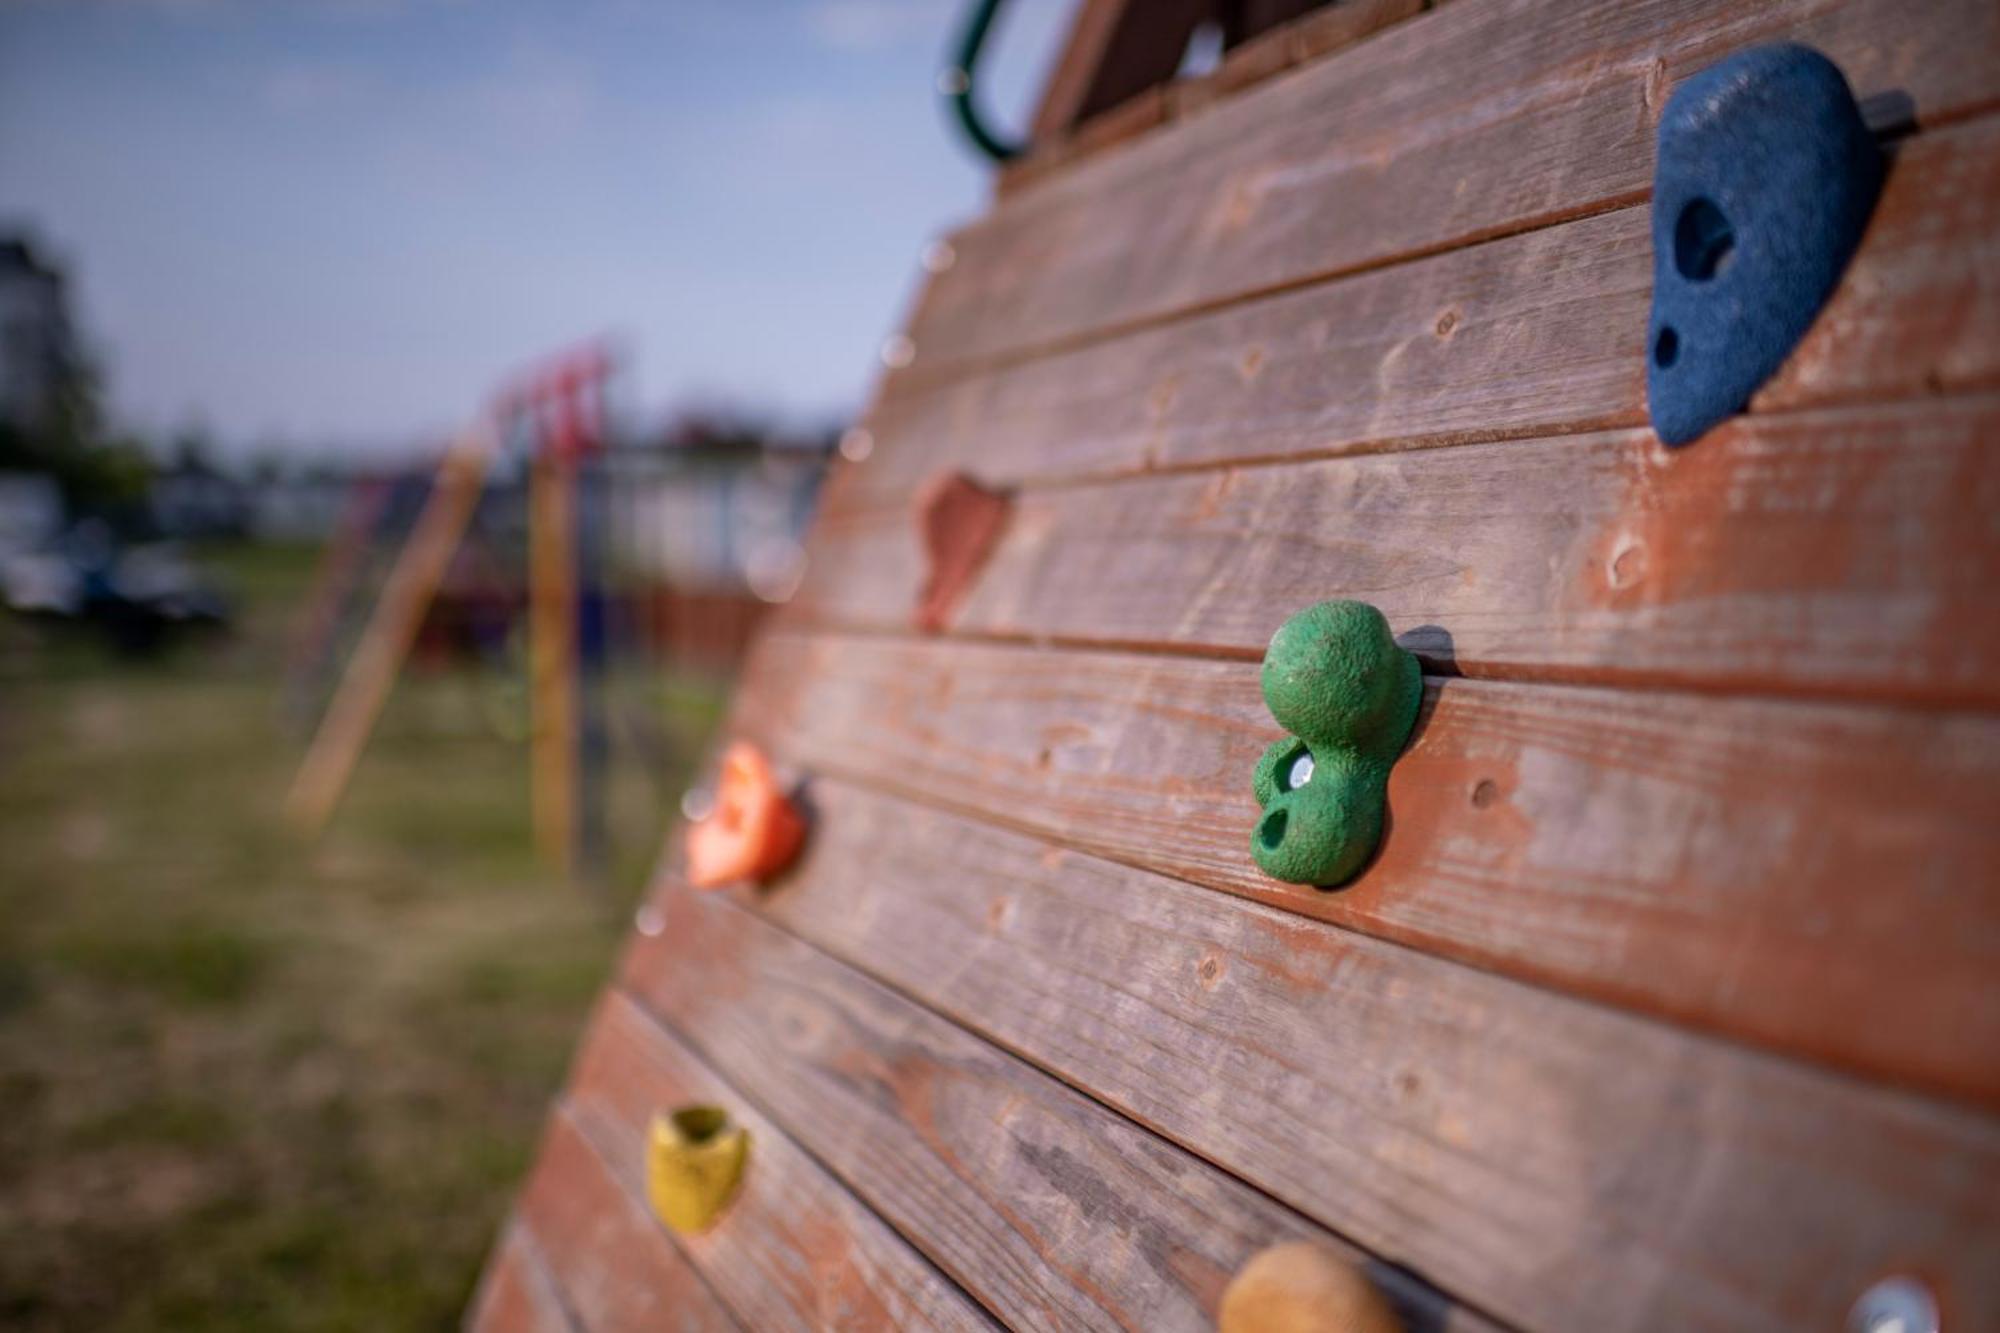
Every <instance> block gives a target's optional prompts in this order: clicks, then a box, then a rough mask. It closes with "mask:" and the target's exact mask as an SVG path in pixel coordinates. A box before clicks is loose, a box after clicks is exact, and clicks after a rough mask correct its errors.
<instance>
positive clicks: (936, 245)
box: [924, 241, 958, 273]
mask: <svg viewBox="0 0 2000 1333" xmlns="http://www.w3.org/2000/svg"><path fill="white" fill-rule="evenodd" d="M957 262H958V251H956V250H954V249H952V248H951V242H950V241H932V242H931V243H930V244H929V245H927V246H925V247H924V269H925V271H926V272H929V273H943V272H944V271H945V270H946V269H949V268H950V267H951V266H952V265H953V264H956V263H957Z"/></svg>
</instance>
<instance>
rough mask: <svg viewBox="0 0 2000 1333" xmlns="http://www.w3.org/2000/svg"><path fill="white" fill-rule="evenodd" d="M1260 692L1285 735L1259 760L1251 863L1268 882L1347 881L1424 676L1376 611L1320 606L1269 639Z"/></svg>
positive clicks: (1378, 831)
mask: <svg viewBox="0 0 2000 1333" xmlns="http://www.w3.org/2000/svg"><path fill="white" fill-rule="evenodd" d="M1263 683H1264V703H1265V706H1266V707H1268V708H1269V709H1270V710H1271V716H1272V717H1273V718H1275V719H1277V722H1278V725H1279V726H1281V727H1283V728H1285V730H1287V731H1289V732H1291V733H1292V734H1291V735H1289V736H1287V737H1285V738H1284V739H1283V740H1280V741H1278V742H1277V743H1275V744H1274V745H1272V746H1271V747H1270V748H1269V749H1268V750H1266V751H1265V752H1264V757H1263V758H1262V759H1261V760H1259V761H1258V763H1257V771H1256V773H1255V775H1254V776H1253V778H1252V781H1251V786H1252V789H1253V790H1254V791H1255V792H1256V794H1257V803H1258V804H1259V805H1261V806H1262V807H1263V808H1264V813H1263V814H1262V815H1261V816H1260V817H1259V818H1258V820H1257V828H1256V831H1255V832H1253V833H1252V834H1251V835H1250V851H1251V855H1252V856H1254V857H1255V858H1256V860H1257V864H1258V866H1259V867H1260V868H1261V869H1262V870H1263V871H1264V873H1265V874H1267V875H1269V876H1271V877H1272V878H1273V879H1282V880H1285V881H1287V882H1289V883H1293V884H1315V885H1318V886H1320V887H1322V888H1334V887H1337V886H1339V885H1341V884H1345V883H1346V882H1347V881H1348V880H1350V879H1352V878H1354V876H1355V875H1356V874H1358V873H1359V872H1360V870H1361V867H1362V866H1363V865H1364V864H1366V863H1367V860H1368V858H1369V857H1370V856H1372V855H1373V854H1374V851H1375V844H1376V843H1377V842H1379V841H1380V840H1381V837H1382V810H1383V806H1384V804H1385V803H1386V795H1385V790H1386V787H1387V785H1388V781H1389V766H1390V765H1391V764H1393V763H1394V762H1395V761H1396V756H1397V755H1398V754H1400V753H1401V752H1402V749H1403V744H1404V742H1406V741H1407V740H1409V738H1410V731H1411V729H1412V728H1414V727H1415V726H1416V722H1417V709H1418V706H1419V705H1420V704H1421V702H1422V700H1423V692H1424V687H1423V671H1422V668H1420V667H1419V666H1418V665H1417V659H1416V658H1415V657H1414V656H1412V655H1411V654H1410V653H1407V652H1405V651H1403V650H1402V649H1401V648H1398V647H1397V646H1396V642H1395V640H1394V639H1393V638H1391V637H1390V634H1389V622H1388V621H1386V620H1384V619H1383V618H1382V613H1381V612H1380V611H1377V610H1376V609H1375V608H1374V607H1372V606H1369V605H1368V604H1367V603H1366V602H1321V603H1320V604H1319V605H1317V606H1312V607H1307V608H1306V609H1305V610H1303V611H1301V612H1299V613H1298V614H1297V615H1295V616H1293V617H1292V618H1291V619H1290V620H1287V621H1286V622H1285V623H1284V624H1283V625H1281V626H1280V627H1279V629H1278V632H1277V634H1275V635H1273V636H1272V639H1271V646H1270V647H1269V648H1268V649H1266V650H1265V653H1264V676H1263Z"/></svg>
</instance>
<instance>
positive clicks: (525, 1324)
mask: <svg viewBox="0 0 2000 1333" xmlns="http://www.w3.org/2000/svg"><path fill="white" fill-rule="evenodd" d="M465 1327H466V1328H467V1329H470V1330H472V1333H577V1330H576V1325H574V1324H572V1323H571V1322H570V1319H569V1316H568V1314H567V1313H566V1312H565V1311H564V1310H563V1308H562V1298H561V1297H560V1296H558V1295H557V1294H556V1288H555V1281H554V1279H553V1278H551V1277H550V1276H549V1273H548V1269H547V1268H545V1267H544V1266H543V1263H542V1257H541V1255H540V1253H539V1252H538V1250H537V1248H536V1246H535V1243H534V1240H533V1239H532V1238H531V1237H530V1236H529V1235H528V1230H527V1228H526V1227H524V1226H522V1225H520V1224H519V1223H518V1222H517V1223H512V1224H510V1225H509V1226H508V1228H507V1230H506V1231H505V1232H504V1233H502V1235H501V1237H500V1244H499V1245H498V1247H496V1248H495V1249H494V1251H493V1258H492V1260H491V1262H490V1263H489V1264H488V1265H487V1269H486V1273H485V1276H484V1277H482V1278H481V1279H480V1283H479V1290H478V1291H477V1292H476V1293H474V1295H473V1298H472V1307H471V1308H470V1309H469V1310H468V1311H467V1312H466V1316H465Z"/></svg>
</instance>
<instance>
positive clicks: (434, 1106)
mask: <svg viewBox="0 0 2000 1333" xmlns="http://www.w3.org/2000/svg"><path fill="white" fill-rule="evenodd" d="M220 564H221V566H222V567H221V573H222V575H223V576H224V577H225V578H226V579H227V581H228V582H229V584H230V586H232V587H233V588H234V590H235V591H236V593H237V598H238V605H239V618H238V624H237V628H236V629H235V631H234V632H233V633H232V634H230V635H229V636H228V637H227V638H225V639H221V640H218V641H216V642H213V643H208V644H195V645H189V646H188V647H186V648H184V649H183V650H181V651H178V652H176V653H175V654H173V655H172V656H171V657H170V658H169V659H168V660H167V661H165V662H162V663H154V664H149V665H130V664H119V663H115V662H112V661H110V660H109V659H108V658H106V657H105V656H103V655H102V654H99V653H96V652H94V651H92V650H90V649H88V648H85V647H81V646H78V645H74V644H68V643H50V642H46V641H44V640H43V639H42V638H41V637H40V636H38V635H30V634H29V633H27V632H26V631H25V630H24V629H23V627H21V626H20V625H18V624H12V623H0V1327H4V1328H8V1329H23V1330H41V1329H109V1330H140V1329H169V1328H171V1329H246V1330H248V1329H258V1330H286V1329H371V1330H372V1329H382V1330H389V1329H437V1328H445V1327H451V1326H455V1324H456V1320H457V1316H458V1312H459V1310H460V1308H461V1307H462V1305H463V1304H464V1302H465V1299H466V1297H467V1295H468V1293H469V1291H470V1289H471V1285H472V1283H473V1281H474V1279H475V1277H476V1276H477V1272H478V1267H479V1262H480V1259H481V1256H482V1254H483V1252H484V1250H485V1248H486V1246H487V1244H488V1243H489V1241H490V1239H491V1237H492V1235H493V1232H494V1229H495V1227H496V1225H497V1224H498V1223H499V1221H500V1219H501V1217H502V1215H503V1213H504V1211H505V1208H506V1206H507V1201H508V1198H509V1196H510V1193H511V1191H512V1188H513V1186H514V1184H515V1182H516V1180H517V1178H518V1176H519V1174H520V1173H521V1171H522V1169H523V1168H524V1166H525V1165H526V1163H527V1161H528V1157H529V1154H530V1152H531V1151H532V1148H533V1145H534V1141H535V1135H536V1131H537V1127H538V1125H539V1124H540V1121H541V1118H542V1115H543V1113H544V1110H545V1108H546V1105H547V1102H548V1099H549V1097H550V1096H551V1095H552V1093H553V1092H554V1091H555V1089H556V1087H557V1084H558V1082H559V1080H560V1078H561V1075H562V1072H563V1069H564V1066H565V1062H566V1059H567V1055H568V1051H569V1048H570V1045H571V1043H572V1041H573V1040H574V1038H575V1036H576V1033H577V1030H578V1027H579V1024H580V1022H581V1020H582V1019H583V1017H584V1014H585V1012H586V1009H587V1007H588V1004H589V1001H590V998H591V996H592V994H593V993H594V992H595V990H596V989H597V986H598V985H599V983H600V981H601V979H602V978H603V976H604V974H605V972H606V969H607V967H608V966H609V964H610V961H611V958H612V953H613V950H614V948H615V947H616V943H617V939H618V935H619V933H620V932H621V930H622V925H623V921H624V920H625V917H626V914H627V909H629V906H630V903H631V901H632V899H633V898H634V897H635V896H636V895H637V893H638V890H639V888H640V886H641V884H642V881H643V878H644V874H645V870H646V867H647V864H648V862H649V861H650V859H651V856H652V853H653V851H654V849H655V846H656V843H657V839H658V837H659V834H660V830H661V828H662V827H663V821H664V812H665V811H666V810H667V809H668V808H669V806H670V804H671V801H672V799H673V797H672V793H674V792H676V791H677V790H678V787H679V783H680V781H681V780H682V777H683V775H682V774H681V773H678V772H675V773H661V774H654V775H651V776H649V775H647V774H645V773H643V772H641V771H639V769H638V768H637V766H636V763H635V762H634V761H631V760H626V761H623V762H622V763H620V764H619V765H617V766H616V767H615V769H614V774H613V780H612V783H611V800H610V806H611V826H612V843H613V846H614V848H615V849H616V851H617V855H616V858H615V861H616V864H615V867H614V875H613V885H612V889H611V893H610V897H611V900H612V901H611V902H610V904H609V905H608V906H593V905H592V904H591V903H590V902H589V901H587V900H586V899H585V898H584V897H582V896H580V895H579V894H578V893H576V892H575V891H574V890H571V889H568V888H566V887H564V886H563V885H561V884H560V883H558V882H556V881H555V879H554V878H553V877H552V876H550V875H549V874H548V873H546V872H544V871H543V870H541V869H540V868H539V867H538V866H537V864H536V862H535V860H534V858H533V856H532V853H531V849H530V847H529V843H528V835H527V827H528V824H527V778H526V764H525V760H526V756H525V753H524V747H523V746H522V745H521V744H520V743H519V741H518V740H514V739H508V738H506V737H505V736H504V735H503V734H502V733H503V732H504V731H506V730H507V728H504V727H495V726H494V724H493V719H494V717H495V715H496V711H498V712H500V713H503V714H504V713H505V711H506V709H508V708H509V707H512V708H515V709H518V707H519V704H518V692H516V693H514V694H508V693H506V692H504V691H501V690H498V689H497V688H496V685H495V682H494V681H493V680H492V679H491V678H484V679H482V678H478V677H473V676H468V675H459V676H438V675H430V676H422V675H419V676H415V677H406V678H405V680H404V681H403V682H402V683H401V685H399V687H398V691H397V694H396V697H395V699H394V700H393V702H392V704H391V706H390V709H389V711H388V713H387V715H386V716H385V718H384V719H383V723H382V726H381V728H380V730H379V731H378V733H377V736H376V739H375V743H374V744H373V746H372V747H371V749H370V750H369V752H368V755H367V757H366V758H365V759H364V761H363V763H362V766H361V769H360V771H359V774H358V776H357V780H356V786H355V789H354V790H353V792H352V793H351V794H350V796H349V799H348V801H347V803H346V805H345V806H344V807H343V808H342V810H341V812H340V814H339V816H338V817H337V818H336V820H335V822H334V825H333V828H332V830H331V831H330V832H329V834H328V835H327V837H326V838H325V839H324V841H323V842H322V843H321V844H320V845H319V846H318V847H317V848H316V849H312V850H310V851H308V850H306V849H304V848H301V847H300V846H298V845H297V844H296V843H295V842H293V841H292V840H291V839H289V838H288V837H287V836H286V834H285V831H284V829H283V827H282V825H281V824H280V822H279V819H278V811H277V807H278V802H279V799H280V797H281V795H282V793H283V791H284V788H285V784H286V783H287V781H288V780H289V778H290V775H291V771H292V768H293V766H294V765H295V764H296V762H297V759H298V755H299V752H300V749H301V745H302V742H301V740H300V738H299V737H298V736H296V735H294V734H292V732H290V731H288V730H287V729H286V728H285V727H284V726H283V725H281V719H280V715H279V708H278V703H279V693H280V691H279V669H280V664H281V662H282V659H283V653H284V650H285V637H286V634H287V633H288V631H289V622H290V618H291V616H292V615H293V613H294V610H295V607H296V604H297V601H298V598H299V596H300V593H301V591H302V589H303V587H304V583H305V580H306V577H307V575H308V573H309V555H308V554H306V553H301V552H287V551H274V550H263V551H239V552H235V553H232V554H229V555H226V556H224V557H223V558H222V559H221V561H220ZM635 688H639V689H647V688H651V689H652V696H653V697H652V698H651V699H650V700H649V702H650V703H652V704H654V705H655V712H654V716H656V717H657V718H659V719H660V720H661V724H662V726H663V727H665V728H666V731H665V735H666V736H667V737H668V738H669V740H670V744H669V746H668V749H669V750H670V751H671V754H672V762H673V763H675V764H679V765H685V764H686V763H688V762H689V761H690V760H691V759H692V757H693V755H694V753H695V750H696V747H697V746H698V744H699V742H700V740H701V738H702V735H703V733H704V732H705V730H706V729H707V727H708V726H709V725H710V724H711V722H712V719H713V717H714V715H715V709H716V699H715V692H714V691H713V690H706V689H701V688H695V687H684V688H679V689H674V690H668V689H665V688H663V687H647V686H638V687H635ZM496 701H497V702H496Z"/></svg>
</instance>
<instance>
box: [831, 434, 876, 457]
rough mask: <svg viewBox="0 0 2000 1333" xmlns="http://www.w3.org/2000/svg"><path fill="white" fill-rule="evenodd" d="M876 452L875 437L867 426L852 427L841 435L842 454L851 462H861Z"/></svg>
mask: <svg viewBox="0 0 2000 1333" xmlns="http://www.w3.org/2000/svg"><path fill="white" fill-rule="evenodd" d="M874 452H875V437H874V436H873V435H871V434H870V433H869V432H868V428H867V427H865V426H853V427H850V428H849V429H848V430H847V432H846V433H845V434H843V435H842V436H841V437H840V456H841V457H842V458H845V459H846V460H847V461H848V462H850V463H859V462H860V461H861V460H863V459H864V458H866V457H868V455H870V454H872V453H874Z"/></svg>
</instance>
